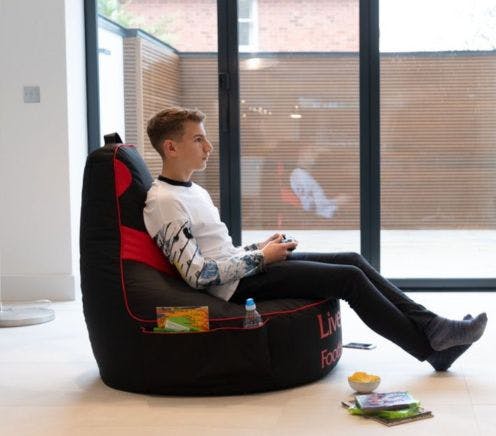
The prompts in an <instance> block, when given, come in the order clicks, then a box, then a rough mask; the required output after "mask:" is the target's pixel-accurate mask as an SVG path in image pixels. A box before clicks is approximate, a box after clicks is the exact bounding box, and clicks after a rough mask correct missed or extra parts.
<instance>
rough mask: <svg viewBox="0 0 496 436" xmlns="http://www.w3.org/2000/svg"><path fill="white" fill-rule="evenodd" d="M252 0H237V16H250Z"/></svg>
mask: <svg viewBox="0 0 496 436" xmlns="http://www.w3.org/2000/svg"><path fill="white" fill-rule="evenodd" d="M253 1H254V0H239V3H238V16H239V18H250V17H251V10H252V9H251V8H252V4H253Z"/></svg>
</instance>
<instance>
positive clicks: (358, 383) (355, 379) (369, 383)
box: [348, 371, 381, 394]
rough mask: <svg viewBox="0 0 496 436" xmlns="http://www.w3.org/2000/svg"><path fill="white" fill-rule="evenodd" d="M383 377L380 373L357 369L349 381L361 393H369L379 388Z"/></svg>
mask: <svg viewBox="0 0 496 436" xmlns="http://www.w3.org/2000/svg"><path fill="white" fill-rule="evenodd" d="M380 382H381V378H380V377H379V376H378V375H373V374H367V373H366V372H363V371H357V372H355V373H353V374H352V375H350V376H349V377H348V383H349V384H350V386H351V387H352V389H355V391H356V392H359V393H360V394H368V393H370V392H373V391H374V389H377V386H379V383H380Z"/></svg>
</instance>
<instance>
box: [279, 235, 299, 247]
mask: <svg viewBox="0 0 496 436" xmlns="http://www.w3.org/2000/svg"><path fill="white" fill-rule="evenodd" d="M288 242H298V241H297V240H296V238H293V237H292V236H290V235H285V234H284V233H283V235H282V240H281V243H282V244H286V243H288ZM289 250H290V251H293V250H294V248H289Z"/></svg>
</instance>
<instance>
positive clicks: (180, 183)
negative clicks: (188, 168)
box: [158, 175, 193, 188]
mask: <svg viewBox="0 0 496 436" xmlns="http://www.w3.org/2000/svg"><path fill="white" fill-rule="evenodd" d="M158 179H159V180H160V181H161V182H165V183H168V184H169V185H175V186H186V188H190V187H191V185H192V184H193V182H191V181H189V182H180V181H178V180H173V179H169V178H168V177H164V176H162V175H160V176H158Z"/></svg>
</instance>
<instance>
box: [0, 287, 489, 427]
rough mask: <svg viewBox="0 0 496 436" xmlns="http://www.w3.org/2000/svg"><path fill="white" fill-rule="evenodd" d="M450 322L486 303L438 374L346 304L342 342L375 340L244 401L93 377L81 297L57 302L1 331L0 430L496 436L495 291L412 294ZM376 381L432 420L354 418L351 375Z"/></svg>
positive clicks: (472, 312) (91, 357)
mask: <svg viewBox="0 0 496 436" xmlns="http://www.w3.org/2000/svg"><path fill="white" fill-rule="evenodd" d="M410 295H411V296H413V298H414V299H416V300H418V301H420V302H421V303H422V304H424V305H426V306H427V307H429V308H430V309H431V310H434V311H435V312H438V313H439V314H441V315H444V316H448V317H456V318H461V317H462V316H463V315H465V314H466V313H471V314H473V315H475V314H477V313H478V312H480V311H482V310H485V311H486V312H487V313H488V317H489V323H488V327H487V330H486V334H485V335H484V336H483V338H482V339H481V340H480V341H479V342H477V343H476V344H474V345H473V346H472V347H471V348H470V349H469V350H468V351H467V352H466V353H465V354H464V355H463V356H462V357H461V358H460V359H459V360H458V361H457V362H456V363H455V364H454V365H453V367H452V370H451V371H449V372H446V373H436V372H434V371H433V370H432V369H431V367H430V366H429V364H427V363H421V362H418V361H416V360H415V359H414V358H412V357H410V356H409V355H408V354H406V353H405V352H403V351H402V350H401V349H399V348H398V347H396V346H395V345H393V344H392V343H389V342H387V341H386V340H384V339H382V338H380V337H379V336H377V335H376V334H374V333H373V332H371V331H370V330H369V329H368V328H367V327H366V326H365V325H364V324H363V323H362V322H361V321H360V320H359V319H358V318H357V316H356V315H355V314H354V312H352V311H351V310H350V309H349V307H348V306H347V304H346V303H343V304H342V318H343V336H344V337H343V340H344V341H345V342H346V341H362V342H374V343H376V344H377V348H376V349H375V350H372V351H361V350H350V349H344V353H343V357H342V358H341V361H340V362H339V364H338V366H337V367H336V369H335V370H334V371H333V372H332V373H331V374H330V375H329V376H328V377H326V378H325V379H323V380H321V381H319V382H317V383H313V384H310V385H306V386H303V387H299V388H295V389H289V390H285V391H279V392H272V393H266V394H256V395H248V396H233V397H218V398H181V397H159V396H146V395H137V394H130V393H126V392H120V391H116V390H113V389H110V388H108V387H106V386H105V385H104V384H103V383H102V382H101V380H100V378H99V375H98V369H97V366H96V363H95V361H94V359H93V355H92V352H91V348H90V345H89V342H88V336H87V331H86V326H85V323H84V319H83V316H82V307H81V303H80V302H79V301H75V302H68V303H56V304H54V305H53V308H54V309H55V311H56V320H55V321H53V322H50V323H47V324H43V325H38V326H30V327H17V328H4V329H0V350H1V351H0V434H1V435H2V436H11V435H16V436H29V435H57V436H59V435H70V436H76V435H91V436H97V435H106V436H109V435H119V436H125V435H133V436H136V435H157V436H158V435H160V436H163V435H202V436H205V435H233V436H242V435H250V436H252V435H257V436H258V435H284V436H286V435H298V436H301V435H312V436H316V435H340V434H342V435H346V436H352V435H367V436H372V435H379V434H381V435H382V434H384V432H388V434H401V435H402V436H403V435H416V436H418V435H429V436H431V435H443V436H444V435H449V436H455V435H464V436H469V435H484V436H486V435H495V434H496V395H495V393H496V377H495V375H494V371H495V369H496V365H495V364H496V347H495V343H496V323H495V322H494V314H495V313H496V293H476V294H468V293H444V294H441V293H427V294H426V293H411V294H410ZM358 370H362V371H367V372H370V373H374V374H378V375H380V376H381V377H382V383H381V386H380V387H379V389H378V391H392V390H407V391H409V392H410V393H411V394H413V396H414V397H416V398H417V399H418V400H420V401H421V402H422V404H423V406H424V407H425V408H427V409H430V410H432V411H433V413H434V418H433V419H429V420H425V421H420V422H414V423H409V424H405V425H402V426H399V427H392V428H389V429H388V428H386V427H384V426H382V425H381V424H379V423H376V422H373V421H369V420H364V419H362V418H359V417H354V416H350V415H348V414H347V412H346V411H345V410H344V409H342V408H341V406H340V401H341V400H343V399H346V398H348V397H349V396H350V395H351V394H352V393H353V392H352V390H351V388H350V387H349V386H348V383H347V376H348V375H350V374H352V373H353V372H354V371H358Z"/></svg>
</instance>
